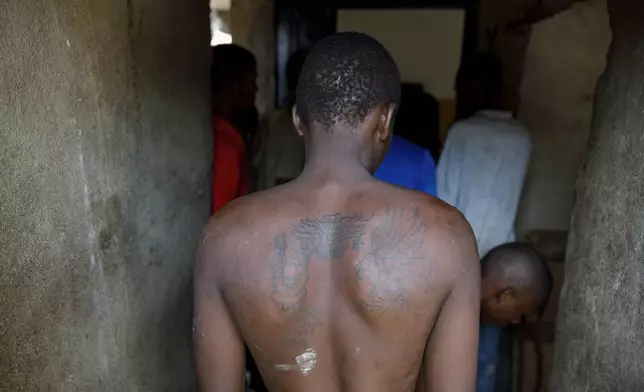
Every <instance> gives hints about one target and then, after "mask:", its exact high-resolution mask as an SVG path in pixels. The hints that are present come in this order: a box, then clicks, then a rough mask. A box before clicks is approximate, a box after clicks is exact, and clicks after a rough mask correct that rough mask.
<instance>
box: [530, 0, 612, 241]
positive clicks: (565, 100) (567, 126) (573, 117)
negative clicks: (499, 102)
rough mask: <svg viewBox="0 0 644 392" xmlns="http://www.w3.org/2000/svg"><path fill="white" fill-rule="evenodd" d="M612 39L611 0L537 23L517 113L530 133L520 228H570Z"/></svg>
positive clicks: (593, 1)
mask: <svg viewBox="0 0 644 392" xmlns="http://www.w3.org/2000/svg"><path fill="white" fill-rule="evenodd" d="M610 41H611V30H610V25H609V20H608V11H607V10H606V0H588V1H585V2H583V3H578V4H575V5H574V6H573V7H571V8H570V9H568V10H566V11H564V12H562V13H560V14H557V15H556V16H554V17H552V18H549V19H546V20H543V21H541V22H539V23H536V24H535V25H533V26H532V35H531V37H530V43H529V44H528V50H527V52H526V57H525V64H524V69H523V81H522V83H521V101H520V102H521V103H520V105H519V113H518V119H519V121H521V122H522V123H523V124H525V125H526V126H527V127H528V129H529V130H530V135H531V137H532V157H531V158H532V159H531V161H530V167H529V169H528V175H527V178H526V183H525V186H524V192H523V199H522V200H521V207H520V209H519V213H518V216H517V228H518V229H519V230H521V231H525V230H534V229H548V230H568V227H569V224H570V214H571V213H572V203H573V199H574V187H575V181H576V178H577V170H578V169H579V166H580V164H581V160H582V155H583V153H584V151H585V150H586V145H587V142H588V135H589V134H590V128H591V120H592V117H593V102H594V98H595V88H596V86H597V81H598V80H599V77H600V76H601V74H602V72H604V69H605V68H606V54H607V53H608V47H609V45H610Z"/></svg>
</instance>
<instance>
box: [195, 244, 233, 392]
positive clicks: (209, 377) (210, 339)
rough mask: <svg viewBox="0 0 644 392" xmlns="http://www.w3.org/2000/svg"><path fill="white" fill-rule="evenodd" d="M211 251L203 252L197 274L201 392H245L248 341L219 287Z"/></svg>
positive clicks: (198, 368)
mask: <svg viewBox="0 0 644 392" xmlns="http://www.w3.org/2000/svg"><path fill="white" fill-rule="evenodd" d="M208 254H209V253H208V252H207V251H200V256H199V260H198V261H197V269H196V273H195V312H194V313H195V314H194V342H195V352H196V360H197V378H198V382H199V391H200V392H243V391H244V388H245V376H246V362H245V351H244V342H243V340H242V338H241V336H240V335H239V332H238V331H237V328H236V327H235V324H234V322H233V319H232V317H231V315H230V313H229V312H228V309H227V308H226V305H225V303H224V301H223V298H222V297H221V293H220V291H219V289H218V288H217V283H216V280H215V276H214V274H213V273H212V272H211V271H212V270H213V268H212V263H213V262H217V260H216V257H215V258H214V259H215V260H206V259H205V255H208ZM209 264H210V265H209Z"/></svg>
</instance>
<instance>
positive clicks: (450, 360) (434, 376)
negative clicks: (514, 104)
mask: <svg viewBox="0 0 644 392" xmlns="http://www.w3.org/2000/svg"><path fill="white" fill-rule="evenodd" d="M464 225H465V224H464V222H463V224H459V225H458V226H464ZM459 231H462V232H464V233H462V234H461V235H457V236H456V237H457V240H456V241H455V244H454V245H449V246H447V247H456V248H459V247H460V249H455V250H454V251H448V253H452V255H451V256H448V258H449V261H450V262H451V263H452V265H453V267H454V268H453V271H454V275H453V276H454V282H453V284H452V289H451V290H450V293H449V295H448V297H447V298H446V299H445V302H444V304H443V307H442V308H441V311H440V313H439V315H438V319H437V320H436V325H435V326H434V329H433V331H432V334H431V336H430V337H429V341H428V343H427V348H426V349H425V357H424V374H422V381H421V382H423V383H424V385H423V386H424V392H473V391H474V390H475V386H476V372H477V366H476V364H477V354H478V336H479V312H480V306H481V303H480V301H481V300H480V296H481V289H480V284H481V268H480V265H479V257H478V251H477V250H476V243H475V241H474V237H473V235H472V233H471V230H470V228H469V227H467V228H466V230H465V229H463V230H459ZM421 390H422V389H421Z"/></svg>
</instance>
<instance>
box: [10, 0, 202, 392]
mask: <svg viewBox="0 0 644 392" xmlns="http://www.w3.org/2000/svg"><path fill="white" fill-rule="evenodd" d="M208 30H209V28H208V3H207V2H198V1H193V2H176V1H173V0H154V1H152V0H128V1H121V2H108V1H101V0H83V1H81V0H65V1H62V0H57V1H56V0H50V1H41V2H33V1H22V0H6V1H4V2H3V3H2V11H0V36H1V37H2V40H0V53H2V55H0V184H1V186H0V249H2V263H1V264H0V315H1V317H0V337H1V338H0V391H3V392H4V391H12V392H14V391H83V392H86V391H115V392H116V391H119V392H120V391H173V392H174V391H188V390H193V389H194V376H193V372H192V359H191V358H192V355H191V343H190V332H191V331H190V330H191V300H190V299H191V275H192V264H193V254H194V252H195V249H196V246H197V243H198V238H199V233H200V230H201V228H202V226H203V224H204V222H205V220H206V218H207V215H208V212H209V184H210V181H209V172H210V165H211V144H212V141H211V132H210V121H209V118H210V115H209V113H210V110H209V104H208V65H209V46H208V41H209V31H208Z"/></svg>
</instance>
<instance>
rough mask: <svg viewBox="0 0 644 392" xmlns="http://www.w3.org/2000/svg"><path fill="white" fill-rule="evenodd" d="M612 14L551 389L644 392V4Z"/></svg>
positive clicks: (615, 0) (623, 1)
mask: <svg viewBox="0 0 644 392" xmlns="http://www.w3.org/2000/svg"><path fill="white" fill-rule="evenodd" d="M608 9H609V13H610V22H611V27H612V29H613V35H614V40H613V42H612V44H611V47H610V53H609V55H608V66H607V69H606V72H605V73H604V75H603V76H602V78H601V81H600V83H599V85H598V88H597V99H596V105H595V112H594V117H593V128H592V132H591V136H590V139H589V143H588V151H587V153H586V156H585V159H584V164H583V167H582V169H581V171H580V175H579V179H578V186H577V199H576V202H575V208H574V212H573V218H572V223H571V228H570V239H569V243H568V252H567V257H566V282H565V284H564V288H563V291H562V297H561V303H560V308H559V309H560V312H559V318H558V323H557V342H556V350H555V364H554V374H553V378H552V380H551V385H550V388H549V391H552V392H570V391H593V392H612V391H624V392H635V391H642V390H644V376H643V375H644V312H642V301H643V300H644V284H643V282H644V269H643V268H642V260H643V259H644V183H643V182H642V178H644V138H643V137H642V128H643V126H644V111H643V110H642V108H643V107H644V95H643V94H642V91H643V90H644V24H643V23H642V20H643V18H644V2H641V1H632V0H608Z"/></svg>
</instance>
